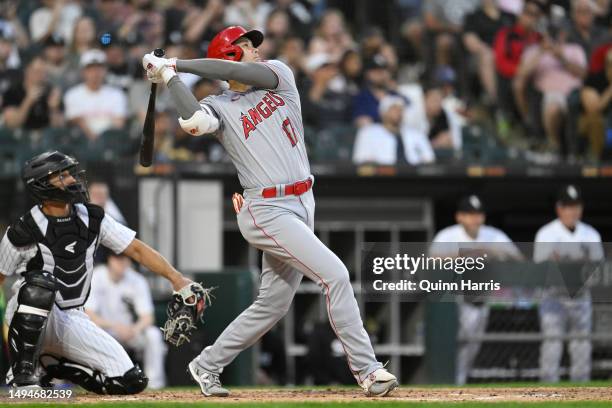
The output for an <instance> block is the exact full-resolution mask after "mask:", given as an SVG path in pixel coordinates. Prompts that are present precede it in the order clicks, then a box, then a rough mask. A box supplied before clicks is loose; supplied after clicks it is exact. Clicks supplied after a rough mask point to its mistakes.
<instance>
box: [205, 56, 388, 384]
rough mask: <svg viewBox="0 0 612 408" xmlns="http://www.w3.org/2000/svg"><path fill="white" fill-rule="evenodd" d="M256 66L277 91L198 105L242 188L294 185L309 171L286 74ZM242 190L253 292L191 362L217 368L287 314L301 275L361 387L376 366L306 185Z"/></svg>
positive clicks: (241, 222)
mask: <svg viewBox="0 0 612 408" xmlns="http://www.w3.org/2000/svg"><path fill="white" fill-rule="evenodd" d="M263 64H266V65H267V66H269V67H270V68H271V69H272V70H273V71H274V72H275V73H276V75H277V76H278V86H277V87H276V89H274V90H261V89H254V90H251V91H247V92H244V93H238V92H233V91H225V92H224V93H223V94H222V95H220V96H211V97H208V98H206V99H204V100H203V101H202V102H201V106H202V108H203V109H204V110H206V111H208V113H209V114H216V116H217V117H218V118H219V119H220V122H221V126H220V128H219V130H218V131H217V132H216V136H217V137H218V138H219V140H220V141H221V143H223V145H224V146H225V148H226V150H227V151H228V153H229V155H230V157H231V159H232V161H233V162H234V165H235V166H236V168H237V169H238V176H239V178H240V182H241V183H242V186H243V187H244V188H245V189H255V190H256V189H257V188H265V187H271V186H276V185H279V184H288V183H294V182H296V181H301V180H305V179H306V178H308V177H309V176H310V166H309V164H308V157H307V154H306V147H305V146H304V137H303V126H302V117H301V109H300V100H299V94H298V91H297V88H296V86H295V80H294V78H293V72H292V71H291V69H290V68H289V67H287V66H286V65H285V64H283V63H282V62H280V61H267V62H263ZM248 193H249V192H248V191H247V194H245V197H244V198H245V202H244V205H243V207H242V209H241V210H240V213H239V214H238V226H239V228H240V231H241V233H242V235H243V236H244V238H245V239H246V240H247V241H248V242H249V243H250V244H251V245H253V246H254V247H256V248H258V249H260V250H262V251H263V252H264V255H263V262H262V263H263V265H262V276H261V286H260V288H259V295H258V296H257V300H256V301H255V303H253V304H252V305H251V306H250V307H249V308H248V309H246V310H245V311H244V312H243V313H242V314H241V315H240V316H238V317H237V318H236V319H235V320H234V321H233V322H232V323H231V324H230V325H229V326H228V327H227V328H226V329H225V330H224V331H223V333H222V334H221V335H220V336H219V338H218V339H217V340H216V341H215V343H214V344H213V345H212V346H209V347H207V348H205V349H204V350H203V351H202V353H201V354H200V356H199V357H198V358H197V361H198V364H200V366H202V367H203V368H204V369H206V370H208V371H212V372H217V373H218V372H221V371H222V370H223V368H224V367H225V366H227V365H228V364H229V363H231V362H232V360H233V359H234V358H235V357H236V356H237V355H238V353H240V352H241V351H242V350H244V349H246V348H247V347H249V346H251V345H252V344H253V343H255V342H256V341H257V340H258V339H259V338H260V337H261V336H263V335H264V334H265V333H266V332H267V331H268V330H270V328H271V327H272V326H273V325H274V324H275V323H276V322H277V321H278V320H280V319H281V318H282V317H283V316H284V315H285V313H287V311H288V310H289V307H290V305H291V302H292V300H293V296H294V294H295V292H296V290H297V288H298V286H299V284H300V281H301V280H302V276H306V277H308V278H309V279H311V280H313V281H314V282H316V283H317V284H318V285H319V286H320V287H321V290H322V292H323V293H324V294H325V296H326V300H327V306H328V310H327V311H328V316H329V321H330V324H331V326H332V329H333V330H334V332H335V333H336V335H337V337H338V339H339V341H340V343H341V344H342V347H343V350H344V352H345V354H346V357H347V360H348V364H349V368H350V370H351V371H352V373H353V375H354V376H355V379H356V380H357V381H358V382H359V383H360V384H361V383H362V382H363V381H364V380H365V379H366V378H367V376H368V375H369V374H371V373H373V372H374V371H375V370H377V369H379V368H381V367H382V364H381V363H380V362H378V361H376V356H375V355H374V350H373V348H372V344H371V343H370V338H369V337H368V334H367V332H366V331H365V329H364V327H363V322H362V320H361V317H360V314H359V306H358V305H357V301H356V300H355V295H354V293H353V288H352V286H351V282H350V279H349V273H348V270H347V269H346V267H345V266H344V264H343V263H342V261H341V260H340V259H339V258H338V257H337V256H336V255H335V254H334V253H333V252H332V251H330V250H329V249H328V248H327V247H326V246H325V245H324V244H323V243H322V242H321V241H320V240H319V239H318V238H317V236H316V235H315V233H314V231H313V230H314V208H315V202H314V196H313V193H312V190H311V191H307V192H305V193H304V194H302V195H300V196H295V195H288V196H281V197H275V198H269V199H264V198H263V197H261V195H258V194H248Z"/></svg>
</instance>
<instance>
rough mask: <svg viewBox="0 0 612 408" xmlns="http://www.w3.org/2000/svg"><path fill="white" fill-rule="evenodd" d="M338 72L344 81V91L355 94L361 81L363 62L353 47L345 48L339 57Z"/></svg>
mask: <svg viewBox="0 0 612 408" xmlns="http://www.w3.org/2000/svg"><path fill="white" fill-rule="evenodd" d="M339 66H340V73H341V74H342V77H343V78H344V81H345V82H346V91H347V92H348V93H349V94H350V95H351V96H355V95H357V94H358V93H359V89H360V87H361V83H362V82H363V62H362V60H361V55H360V54H359V53H358V52H357V51H356V50H353V49H350V50H347V51H346V52H345V53H344V55H342V58H341V59H340V63H339Z"/></svg>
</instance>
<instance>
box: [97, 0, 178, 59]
mask: <svg viewBox="0 0 612 408" xmlns="http://www.w3.org/2000/svg"><path fill="white" fill-rule="evenodd" d="M125 3H126V2H125V1H120V0H102V1H96V2H95V5H94V7H90V8H89V9H88V10H87V13H86V14H87V15H88V16H90V17H91V18H93V21H94V26H95V27H97V28H98V33H100V34H104V33H108V34H110V35H111V36H116V34H117V31H119V27H121V25H122V24H123V22H124V20H125V18H126V17H127V14H128V13H127V11H126V7H127V5H126V4H125ZM173 3H178V0H177V1H174V2H173ZM89 48H90V47H87V48H85V49H86V50H87V49H89Z"/></svg>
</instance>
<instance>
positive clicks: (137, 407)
mask: <svg viewBox="0 0 612 408" xmlns="http://www.w3.org/2000/svg"><path fill="white" fill-rule="evenodd" d="M58 405H59V404H43V403H38V404H19V405H8V406H19V407H22V408H40V407H57V406H58ZM70 405H86V406H87V408H108V407H112V408H145V407H153V408H171V407H176V406H181V407H206V408H228V407H232V406H236V405H239V406H241V407H257V408H264V407H265V408H294V407H306V408H308V407H309V408H324V407H329V406H333V407H338V408H342V407H350V408H372V407H376V408H397V407H407V408H445V407H457V408H486V407H493V408H519V407H520V408H555V407H561V408H610V406H611V405H610V403H609V402H580V401H572V402H561V401H552V402H521V403H518V402H499V403H492V402H491V403H490V402H393V401H388V402H383V401H380V400H373V401H371V402H333V403H332V402H303V403H296V402H274V403H270V402H259V403H248V402H247V403H237V404H232V403H214V402H204V401H203V402H193V403H180V404H179V403H171V402H146V403H145V402H129V403H127V402H107V403H95V404H74V402H73V403H70Z"/></svg>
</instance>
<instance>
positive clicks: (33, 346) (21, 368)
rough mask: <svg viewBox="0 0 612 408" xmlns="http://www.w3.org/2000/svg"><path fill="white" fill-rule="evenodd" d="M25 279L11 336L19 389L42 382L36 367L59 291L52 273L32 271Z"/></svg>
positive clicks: (10, 347) (11, 355)
mask: <svg viewBox="0 0 612 408" xmlns="http://www.w3.org/2000/svg"><path fill="white" fill-rule="evenodd" d="M24 277H25V282H24V284H23V285H22V286H21V288H20V289H19V294H18V295H17V309H16V310H15V313H14V315H13V319H12V321H11V325H10V327H9V333H8V336H9V342H8V343H9V356H10V358H11V367H12V369H13V374H14V380H13V382H14V383H15V384H16V385H29V384H35V383H37V382H38V378H37V377H36V375H35V371H36V364H37V360H38V355H39V353H40V347H41V344H42V340H43V333H44V329H45V324H46V322H47V318H48V315H49V312H50V311H51V308H52V307H53V303H54V301H55V290H56V281H55V278H54V276H53V275H52V274H50V273H48V272H43V271H31V272H27V273H25V274H24Z"/></svg>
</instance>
